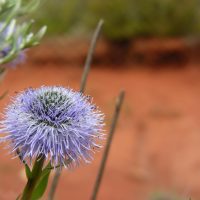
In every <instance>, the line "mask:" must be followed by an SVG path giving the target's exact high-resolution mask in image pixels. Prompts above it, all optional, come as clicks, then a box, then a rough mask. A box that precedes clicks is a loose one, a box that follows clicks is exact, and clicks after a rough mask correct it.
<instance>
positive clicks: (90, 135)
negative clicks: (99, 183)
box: [0, 86, 104, 166]
mask: <svg viewBox="0 0 200 200" xmlns="http://www.w3.org/2000/svg"><path fill="white" fill-rule="evenodd" d="M103 120H104V116H103V114H102V113H101V112H100V111H99V110H98V109H97V108H96V107H95V106H94V105H93V104H92V103H91V101H90V99H89V98H88V97H87V96H84V95H83V94H82V93H80V92H75V91H73V90H72V89H69V88H64V87H56V86H53V87H48V86H43V87H41V88H38V89H32V88H29V89H27V90H25V91H24V92H21V93H19V94H18V95H17V96H16V97H15V98H14V99H13V100H12V103H11V104H10V105H9V106H8V107H7V108H6V111H5V117H4V120H2V122H1V124H2V128H1V130H0V132H1V133H3V132H5V133H6V132H7V135H6V136H4V137H3V138H1V141H9V142H10V145H11V148H12V151H13V152H15V151H16V150H19V152H20V157H21V158H22V159H23V160H29V159H30V160H33V159H34V158H36V157H38V156H41V155H43V156H45V157H46V159H48V158H49V159H50V160H51V162H52V165H53V166H56V165H65V166H66V165H67V164H66V161H67V160H69V159H70V160H71V161H72V162H71V164H72V165H77V164H79V163H80V161H81V160H84V161H85V162H89V161H91V159H92V154H93V152H94V150H95V148H98V147H100V145H99V144H98V143H99V142H100V141H101V139H103V136H104V134H103V133H102V128H103Z"/></svg>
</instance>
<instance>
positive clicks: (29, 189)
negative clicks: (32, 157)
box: [21, 157, 45, 200]
mask: <svg viewBox="0 0 200 200" xmlns="http://www.w3.org/2000/svg"><path fill="white" fill-rule="evenodd" d="M44 161H45V157H41V158H38V159H36V161H35V164H34V166H33V170H32V172H31V176H30V177H28V181H27V184H26V186H25V188H24V191H23V194H22V197H21V200H31V199H32V195H33V192H34V190H35V188H36V185H37V183H38V181H39V179H40V177H41V175H42V168H43V165H44Z"/></svg>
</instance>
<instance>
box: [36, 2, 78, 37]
mask: <svg viewBox="0 0 200 200" xmlns="http://www.w3.org/2000/svg"><path fill="white" fill-rule="evenodd" d="M42 2H43V3H42V5H41V6H40V8H39V9H38V11H36V12H35V13H34V18H35V19H36V21H37V25H38V26H41V25H42V24H45V25H47V27H48V33H47V34H48V35H62V34H65V33H68V32H69V31H71V29H73V27H74V26H75V25H77V22H78V19H79V18H80V12H79V9H81V8H80V7H79V6H80V0H72V1H71V0H70V1H69V0H43V1H42Z"/></svg>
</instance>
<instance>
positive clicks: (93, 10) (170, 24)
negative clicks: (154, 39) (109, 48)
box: [37, 0, 200, 41]
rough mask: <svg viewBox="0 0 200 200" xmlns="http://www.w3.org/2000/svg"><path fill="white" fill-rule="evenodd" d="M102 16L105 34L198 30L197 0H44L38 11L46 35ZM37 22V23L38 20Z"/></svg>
mask: <svg viewBox="0 0 200 200" xmlns="http://www.w3.org/2000/svg"><path fill="white" fill-rule="evenodd" d="M100 18H103V19H104V20H105V25H104V29H103V34H104V36H105V37H106V38H107V39H109V40H114V41H115V40H127V39H130V38H133V37H138V36H145V37H146V36H159V37H163V36H185V35H197V34H199V32H200V0H140V1H138V0H109V1H107V0H84V1H83V0H73V1H69V0H57V1H55V0H48V1H47V0H46V1H44V5H43V7H42V8H41V9H40V10H39V11H38V12H37V19H38V22H39V25H41V24H47V26H48V27H49V28H48V31H49V34H51V35H52V34H63V33H67V32H69V31H71V30H72V29H73V30H74V29H77V30H78V31H80V27H85V28H86V29H87V30H89V31H91V30H93V29H94V27H95V26H96V24H97V22H98V20H99V19H100ZM38 22H37V23H38Z"/></svg>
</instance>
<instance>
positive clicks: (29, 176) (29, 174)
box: [25, 164, 32, 179]
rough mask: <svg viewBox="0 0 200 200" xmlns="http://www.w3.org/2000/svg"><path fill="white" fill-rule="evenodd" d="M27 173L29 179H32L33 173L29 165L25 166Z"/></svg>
mask: <svg viewBox="0 0 200 200" xmlns="http://www.w3.org/2000/svg"><path fill="white" fill-rule="evenodd" d="M25 171H26V177H27V179H31V178H32V173H31V170H30V168H29V166H28V165H27V164H25Z"/></svg>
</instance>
